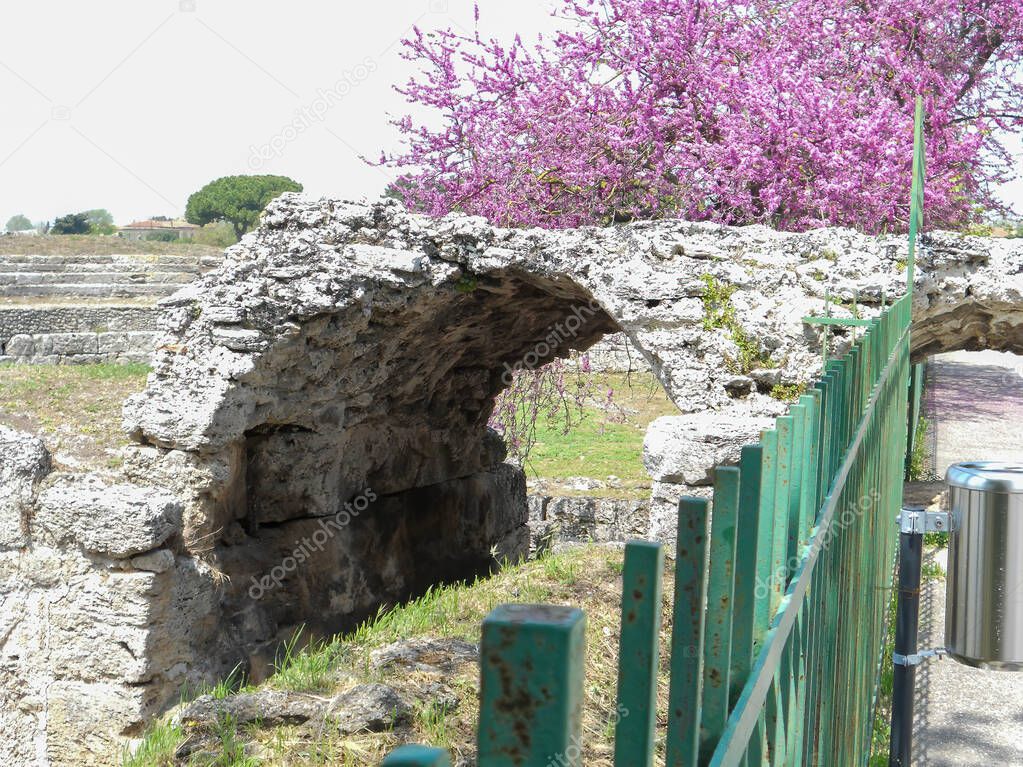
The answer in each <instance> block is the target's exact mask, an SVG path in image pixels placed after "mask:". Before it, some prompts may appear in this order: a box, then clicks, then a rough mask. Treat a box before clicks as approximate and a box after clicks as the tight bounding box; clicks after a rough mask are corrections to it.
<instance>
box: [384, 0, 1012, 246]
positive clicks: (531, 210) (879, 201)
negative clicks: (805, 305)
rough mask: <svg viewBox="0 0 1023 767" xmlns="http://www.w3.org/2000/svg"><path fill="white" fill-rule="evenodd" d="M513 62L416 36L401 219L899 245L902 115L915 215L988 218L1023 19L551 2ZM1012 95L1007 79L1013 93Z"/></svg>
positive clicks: (905, 184) (649, 1) (1002, 156)
mask: <svg viewBox="0 0 1023 767" xmlns="http://www.w3.org/2000/svg"><path fill="white" fill-rule="evenodd" d="M556 15H558V16H559V17H560V18H561V21H562V22H563V24H562V25H563V31H562V32H560V33H559V34H558V35H556V36H555V37H554V38H553V39H544V40H540V41H537V42H536V43H533V44H528V45H527V44H526V43H525V42H523V41H522V40H520V39H518V38H516V39H515V40H514V41H513V42H511V43H507V44H506V43H502V42H499V41H497V40H487V39H483V38H481V37H480V36H479V33H478V32H477V33H476V34H474V35H472V36H468V35H461V34H458V33H455V32H453V31H451V30H441V31H436V32H430V33H424V32H422V31H420V30H418V29H417V30H415V34H414V36H413V37H412V38H411V39H409V40H406V41H405V54H404V55H405V56H406V57H407V58H409V59H410V60H412V61H414V62H416V63H417V64H418V65H419V67H420V73H419V75H418V76H416V77H415V78H413V79H412V80H411V81H410V82H409V83H408V84H407V85H405V86H404V88H402V89H400V90H401V92H402V93H404V94H405V95H406V97H407V98H408V100H409V102H411V103H412V104H413V105H415V106H416V107H417V109H418V108H421V107H424V106H425V107H427V108H429V109H430V110H432V111H433V112H434V113H435V115H436V117H439V118H440V119H439V120H436V119H435V120H432V121H430V123H429V124H426V123H421V122H418V121H417V120H414V119H412V118H411V117H403V118H401V119H399V120H397V121H395V125H396V126H397V127H398V129H399V131H401V133H402V134H403V137H404V140H405V150H404V151H403V152H402V153H400V154H398V155H396V156H392V157H386V158H384V161H385V162H386V163H387V164H389V165H391V166H394V167H397V168H399V169H401V171H402V172H403V176H402V181H401V183H399V185H398V188H399V189H400V190H401V191H402V194H403V195H404V196H405V199H406V202H407V203H408V204H409V205H411V206H413V207H416V208H418V209H422V210H425V211H427V212H429V213H432V214H443V213H447V212H449V211H452V210H462V211H465V212H468V213H472V214H478V215H482V216H485V217H486V218H488V219H489V220H490V221H492V222H494V223H497V224H503V225H515V226H520V225H538V226H544V227H571V226H579V225H583V224H604V225H606V224H611V223H614V222H618V221H626V220H632V219H637V218H639V219H649V218H684V219H690V220H706V221H718V222H723V223H729V224H748V223H764V224H768V225H771V226H774V227H778V228H784V229H795V230H801V229H807V228H811V227H816V226H822V225H825V224H839V225H848V226H853V227H856V228H859V229H862V230H866V231H870V232H879V231H891V230H898V229H904V228H905V226H906V220H907V214H908V200H909V180H910V174H909V168H910V157H911V146H912V129H911V124H912V112H913V99H914V96H915V95H916V94H917V93H920V94H923V96H924V98H925V103H926V109H927V117H928V120H927V128H926V130H927V140H928V156H927V163H928V165H927V204H926V211H927V218H928V221H929V225H931V226H961V225H963V224H964V223H967V222H969V221H971V220H973V219H975V218H976V216H977V215H978V212H979V210H980V209H981V208H988V209H997V208H998V204H997V201H996V200H995V199H993V197H992V194H991V192H990V189H991V186H992V185H993V184H995V183H997V182H1000V181H1003V180H1005V179H1007V178H1009V177H1011V176H1012V165H1011V162H1010V159H1009V157H1008V155H1007V153H1006V151H1005V149H1004V147H1003V145H1002V144H1001V142H1000V138H999V137H1000V135H1004V133H1005V132H1006V131H1010V132H1011V131H1017V130H1019V128H1020V127H1021V125H1023V89H1021V88H1020V87H1019V86H1018V85H1015V84H1014V78H1015V77H1016V75H1017V74H1018V73H1017V69H1018V66H1019V63H1020V61H1021V59H1023V0H926V1H925V0H899V1H898V2H896V1H895V0H870V2H851V1H850V0H782V1H779V0H749V1H748V2H734V1H733V0H562V4H561V6H560V9H559V10H558V11H557V12H556ZM1016 82H1017V83H1018V78H1017V79H1016Z"/></svg>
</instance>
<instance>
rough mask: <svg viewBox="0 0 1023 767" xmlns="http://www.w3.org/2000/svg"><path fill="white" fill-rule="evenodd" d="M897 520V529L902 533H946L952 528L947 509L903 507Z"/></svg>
mask: <svg viewBox="0 0 1023 767" xmlns="http://www.w3.org/2000/svg"><path fill="white" fill-rule="evenodd" d="M898 520H899V530H900V531H901V532H903V533H916V534H923V533H947V532H950V531H951V530H952V517H951V515H950V514H949V513H948V512H947V511H927V510H926V509H903V510H902V512H901V513H900V514H899V517H898Z"/></svg>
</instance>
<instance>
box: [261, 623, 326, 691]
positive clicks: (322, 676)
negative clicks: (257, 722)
mask: <svg viewBox="0 0 1023 767" xmlns="http://www.w3.org/2000/svg"><path fill="white" fill-rule="evenodd" d="M301 637H302V629H299V630H298V631H296V632H295V634H294V635H293V636H292V637H291V639H290V640H288V641H287V642H286V643H285V645H284V647H283V648H281V651H280V653H279V655H278V658H277V661H276V662H275V664H274V675H273V678H272V682H273V686H274V687H278V688H280V689H282V690H293V691H295V692H324V691H325V690H329V689H330V688H331V686H332V685H333V684H334V682H335V681H336V670H337V666H338V662H339V660H340V659H341V656H340V653H341V651H342V645H340V644H339V643H336V642H329V643H328V642H324V641H322V640H313V641H312V643H311V644H309V645H307V646H306V647H304V648H303V649H302V650H299V649H297V646H298V643H299V641H300V639H301Z"/></svg>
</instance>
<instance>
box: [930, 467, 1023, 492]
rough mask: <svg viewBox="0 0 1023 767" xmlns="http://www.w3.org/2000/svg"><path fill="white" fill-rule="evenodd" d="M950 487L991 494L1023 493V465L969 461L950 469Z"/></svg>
mask: <svg viewBox="0 0 1023 767" xmlns="http://www.w3.org/2000/svg"><path fill="white" fill-rule="evenodd" d="M945 481H946V482H947V483H948V485H949V487H962V488H966V489H967V490H985V491H987V492H989V493H1023V463H1010V462H1006V461H968V462H966V463H956V464H953V465H951V466H949V467H948V473H947V474H946V475H945Z"/></svg>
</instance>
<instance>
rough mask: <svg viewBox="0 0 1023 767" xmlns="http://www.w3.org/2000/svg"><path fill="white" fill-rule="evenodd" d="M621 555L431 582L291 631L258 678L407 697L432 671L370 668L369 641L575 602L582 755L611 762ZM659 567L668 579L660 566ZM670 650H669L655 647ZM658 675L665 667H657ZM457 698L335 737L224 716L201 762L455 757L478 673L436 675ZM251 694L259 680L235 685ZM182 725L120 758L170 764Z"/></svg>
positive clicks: (459, 630)
mask: <svg viewBox="0 0 1023 767" xmlns="http://www.w3.org/2000/svg"><path fill="white" fill-rule="evenodd" d="M622 558H623V554H622V552H621V551H616V550H613V549H608V548H603V547H599V546H580V547H576V548H573V549H569V550H567V551H564V552H560V553H558V554H552V555H549V556H545V557H543V558H541V559H539V560H533V561H529V562H525V563H522V564H518V565H512V566H508V567H506V568H505V569H504V570H502V571H500V572H498V573H497V574H495V575H494V576H492V577H490V578H486V579H479V580H477V581H475V582H474V583H469V584H454V585H447V586H438V587H436V588H432V589H430V590H429V591H427V593H425V594H424V595H423V596H421V597H419V598H418V599H414V600H411V601H410V602H408V603H406V604H403V605H399V606H396V607H394V608H392V609H389V610H382V611H381V612H380V614H379V615H377V616H376V617H375V618H374V619H373V620H371V621H367V622H365V623H364V624H362V625H361V626H359V627H358V628H357V629H356V630H354V631H352V632H350V633H348V634H345V635H342V636H337V637H333V638H330V639H327V640H325V641H311V642H309V643H308V644H307V645H306V646H305V647H303V648H301V649H298V645H299V644H300V641H301V640H300V639H299V638H298V635H296V636H295V637H293V638H292V640H291V641H290V642H288V643H287V646H286V647H285V648H283V649H282V653H281V655H280V657H279V659H278V663H277V671H276V673H274V674H273V675H272V676H271V677H270V678H269V679H268V680H267V681H266V682H265V685H267V686H268V687H271V688H273V689H286V690H296V691H309V690H316V691H318V694H321V695H323V696H325V697H326V696H329V695H333V694H335V693H337V692H342V691H343V690H345V689H348V688H349V687H351V686H353V685H355V684H362V683H365V682H370V681H372V682H381V683H384V684H388V685H391V686H394V687H395V688H396V689H398V690H399V691H400V692H401V691H404V692H405V693H406V694H407V695H406V696H407V697H414V696H411V695H409V693H410V692H411V691H414V690H417V689H420V688H421V685H423V684H424V683H425V684H430V683H432V682H431V680H433V679H434V678H433V677H429V676H427V675H424V674H423V673H422V672H418V671H410V670H408V669H404V668H395V669H375V668H373V666H372V664H371V653H372V651H373V650H374V649H376V648H379V647H381V646H383V645H386V644H389V643H391V642H395V641H398V640H401V639H409V638H412V637H421V636H422V637H425V636H430V637H454V638H461V639H465V640H468V641H470V642H473V643H476V642H479V639H480V623H481V621H482V620H483V618H484V617H485V616H486V615H487V613H489V612H490V611H491V610H492V609H493V608H494V607H495V606H496V605H498V604H502V603H507V602H518V603H538V602H546V603H550V604H564V605H573V606H576V607H580V608H582V609H583V610H584V611H585V612H586V618H587V621H586V648H587V649H586V659H585V662H586V672H585V673H586V694H587V705H586V709H585V712H584V716H583V724H582V726H583V743H584V763H585V764H587V765H588V766H589V765H610V764H611V757H612V754H613V744H612V740H611V739H612V737H613V728H612V727H610V726H609V725H608V716H607V712H609V711H613V710H614V705H615V696H616V686H617V685H616V683H617V655H618V647H617V636H618V629H619V626H618V622H619V617H620V600H621V569H622ZM666 575H669V573H668V571H666ZM666 580H667V583H666V588H665V595H664V606H665V612H666V614H665V622H664V626H663V627H662V633H661V637H662V643H666V642H667V641H668V638H669V637H670V633H671V622H670V618H669V615H670V612H669V611H668V610H667V607H668V605H670V604H671V579H670V577H668V578H667V579H666ZM662 652H665V650H662ZM662 676H663V675H662ZM442 681H443V684H444V685H445V686H447V687H448V688H450V689H451V690H453V691H454V692H455V693H456V694H457V695H458V697H459V698H460V702H459V704H458V706H457V707H455V708H453V709H449V708H446V707H445V706H443V705H441V704H438V703H436V702H430V701H429V700H428V699H427V700H424V701H423V702H422V703H419V704H416V705H415V706H414V708H413V717H412V722H411V724H410V725H408V726H402V727H399V728H396V729H395V730H394V731H391V732H383V733H366V734H359V735H354V736H346V737H341V736H340V735H338V734H337V733H336V732H335V731H333V730H332V729H331V728H330V727H325V728H323V730H322V731H320V732H317V733H313V734H312V737H310V732H309V731H308V730H305V731H303V730H302V729H301V728H296V727H277V728H269V727H267V728H261V727H258V726H251V727H245V728H241V727H238V726H236V724H235V723H233V722H231V721H230V720H222V721H221V722H218V723H217V724H216V726H215V728H214V729H213V731H212V734H213V736H214V739H215V742H216V743H217V747H216V748H215V752H216V753H215V755H214V758H213V760H204V761H198V762H196V763H197V764H199V765H202V767H249V766H250V765H255V764H260V765H266V767H276V766H278V765H279V766H280V767H285V765H286V766H287V767H297V766H298V765H302V767H305V766H306V765H353V766H354V765H360V766H361V765H376V764H379V763H380V761H381V760H382V759H383V757H384V756H385V755H386V754H387V753H388V752H389V751H390V750H392V749H393V748H394V747H396V746H397V745H400V744H401V743H403V742H418V743H431V744H434V745H438V746H442V747H444V748H447V749H448V750H449V751H450V752H451V755H452V762H453V763H457V762H458V761H463V760H467V759H472V758H473V757H474V754H475V734H476V719H477V716H478V711H479V703H478V699H477V695H478V685H479V669H478V667H477V665H476V664H475V663H469V664H465V665H463V666H462V667H460V668H458V669H455V670H454V671H453V672H451V673H446V674H445V675H444V677H443V680H442ZM217 689H218V690H219V693H217V694H225V695H229V694H231V693H232V691H233V690H237V689H239V688H238V680H237V679H234V680H231V681H229V682H228V683H226V684H223V685H220V686H218V688H217ZM240 689H244V690H251V689H254V688H251V687H245V688H240ZM659 695H660V699H659V706H660V707H661V710H664V707H665V706H666V705H667V679H666V677H665V678H662V679H661V683H660V684H659ZM181 737H182V733H181V732H180V731H179V730H176V729H174V728H172V727H170V725H168V724H167V723H166V722H165V721H162V722H157V723H154V724H153V725H152V726H151V727H150V728H149V730H148V731H147V733H146V736H145V739H144V740H143V743H142V745H141V746H140V748H139V750H138V751H137V752H136V753H135V755H133V756H128V755H126V756H125V758H124V761H123V764H124V766H125V767H143V765H146V767H150V765H153V766H155V767H170V765H171V764H173V762H172V761H170V760H171V758H172V755H173V752H174V749H175V748H176V747H177V745H178V744H179V743H180V739H181Z"/></svg>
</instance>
